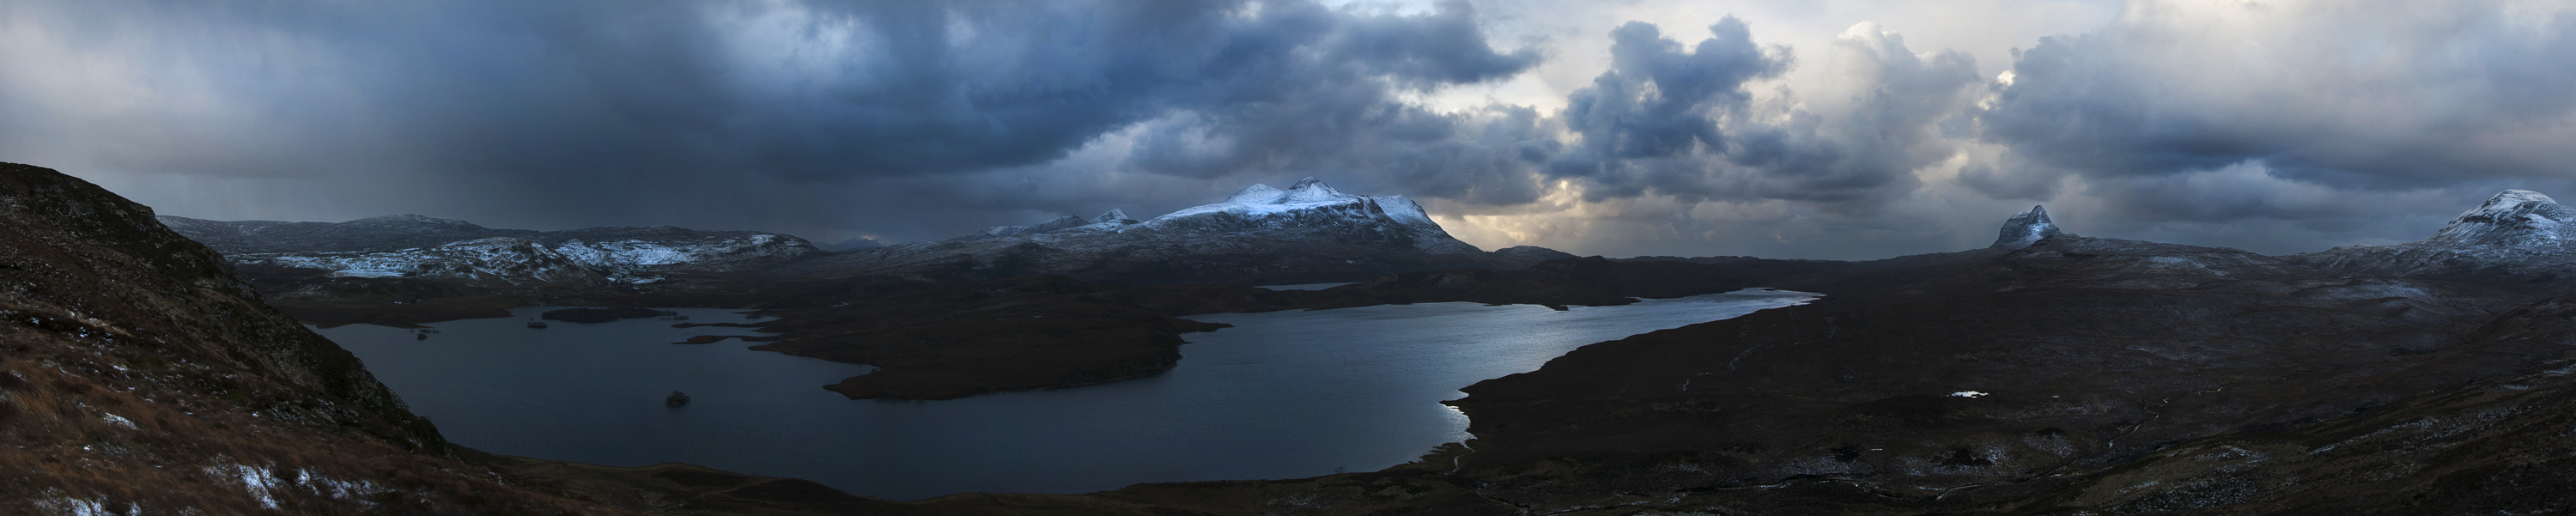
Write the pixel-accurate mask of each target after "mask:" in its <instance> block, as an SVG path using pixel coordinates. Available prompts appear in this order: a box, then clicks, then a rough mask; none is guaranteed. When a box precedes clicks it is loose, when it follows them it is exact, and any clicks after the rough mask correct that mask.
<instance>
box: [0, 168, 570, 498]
mask: <svg viewBox="0 0 2576 516" xmlns="http://www.w3.org/2000/svg"><path fill="white" fill-rule="evenodd" d="M0 285H5V287H6V288H5V289H0V349H5V350H6V352H5V354H0V442H7V443H9V444H10V445H11V446H8V447H0V471H8V472H9V474H8V475H4V476H0V512H5V513H11V514H44V513H63V514H122V513H139V514H182V513H189V512H191V511H194V512H197V513H205V514H248V513H255V512H258V511H261V510H263V509H270V508H274V509H277V510H280V511H283V512H287V513H295V514H562V513H566V512H615V511H613V510H609V509H603V508H596V507H591V506H589V505H588V504H585V503H580V502H576V501H573V500H567V499H563V498H558V497H555V496H550V495H547V494H543V493H537V492H532V491H527V490H524V489H522V488H517V487H511V486H509V485H505V484H504V483H502V482H499V481H497V479H496V478H495V477H493V476H492V475H491V474H490V473H489V472H488V471H485V470H482V469H481V468H477V467H473V466H469V465H467V464H464V463H462V462H458V461H455V460H452V459H450V458H449V457H448V454H449V451H448V448H447V445H446V443H445V442H444V441H443V440H441V439H440V437H439V435H438V431H437V430H436V429H435V428H434V427H432V426H431V425H430V424H429V422H428V421H427V420H425V419H422V418H420V417H418V416H414V415H412V414H411V413H410V412H408V411H407V410H406V409H405V408H404V407H403V404H402V401H401V400H400V399H397V398H396V397H395V396H394V394H393V393H392V392H391V391H388V390H386V389H385V387H384V385H382V384H379V383H377V382H376V380H375V378H374V377H372V376H370V375H368V374H367V371H366V369H365V368H364V367H363V366H361V365H360V364H359V363H358V360H357V359H356V358H355V357H352V356H350V355H349V354H348V352H346V351H342V350H341V349H340V348H339V347H338V346H336V345H333V344H332V343H331V342H330V341H327V340H324V339H322V338H321V337H320V336H317V335H314V334H313V333H312V332H310V331H307V330H305V329H304V328H303V327H302V326H300V325H297V324H296V323H295V321H294V320H292V319H288V318H287V317H285V316H284V315H281V314H279V313H278V312H277V311H276V310H274V309H271V308H269V307H267V306H265V305H262V304H260V301H259V296H258V294H256V293H254V292H252V290H251V288H250V286H249V285H248V284H247V283H245V282H243V281H242V279H241V278H239V277H237V276H235V275H234V274H233V273H232V271H231V269H230V268H229V267H227V266H226V265H224V262H223V259H222V257H220V256H217V255H216V254H215V253H214V252H213V251H212V250H209V249H207V248H206V247H205V246H203V245H199V244H197V243H196V242H193V241H190V240H188V239H186V238H182V237H180V236H179V235H178V234H175V233H172V232H170V231H169V230H167V229H164V228H163V226H162V225H161V223H159V222H157V221H155V220H153V217H152V212H151V210H150V209H149V208H145V207H143V206H140V205H136V204H134V203H131V202H127V201H125V200H124V199H121V198H118V197H116V196H115V195H114V194H111V193H108V192H107V191H105V190H102V189H99V188H98V187H97V186H93V185H90V184H89V183H87V182H83V181H81V180H79V179H74V178H71V177H69V176H64V175H62V174H59V173H56V172H54V171H51V170H46V169H42V168H37V167H31V166H26V165H16V164H0ZM84 511H87V512H84Z"/></svg>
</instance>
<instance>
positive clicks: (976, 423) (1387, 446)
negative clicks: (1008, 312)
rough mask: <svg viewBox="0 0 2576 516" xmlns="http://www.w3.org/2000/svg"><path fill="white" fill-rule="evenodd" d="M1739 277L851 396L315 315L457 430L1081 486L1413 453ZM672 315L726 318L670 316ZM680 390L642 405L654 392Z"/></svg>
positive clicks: (1355, 323)
mask: <svg viewBox="0 0 2576 516" xmlns="http://www.w3.org/2000/svg"><path fill="white" fill-rule="evenodd" d="M1812 297H1813V295H1812V294H1806V293H1799V292H1785V291H1742V292H1734V293H1727V294H1715V295H1708V296H1698V297H1692V298H1683V299H1671V300H1650V301H1646V302H1643V303H1639V304H1635V305H1630V306H1620V307H1575V308H1573V309H1572V310H1569V311H1555V310H1550V309H1548V308H1545V307H1537V306H1526V305H1515V306H1482V305H1476V304H1472V303H1433V304H1420V305H1400V306H1375V307H1364V308H1347V309H1340V310H1321V311H1296V312H1272V313H1262V314H1218V315H1205V316H1193V317H1190V318H1191V319H1197V320H1202V321H1209V322H1222V323H1230V324H1234V325H1235V327H1234V328H1228V329H1224V330H1219V331H1216V332H1213V333H1193V334H1188V335H1186V336H1185V337H1186V338H1188V339H1189V340H1190V341H1191V342H1192V344H1189V345H1186V346H1182V347H1181V353H1182V356H1183V358H1182V360H1181V363H1180V366H1179V367H1177V368H1174V369H1173V370H1172V371H1171V372H1169V373H1165V374H1161V375H1156V376H1152V377H1147V378H1142V379H1137V380H1129V381H1123V382H1116V383H1110V384H1103V385H1094V386H1086V387H1079V388H1072V389H1063V390H1053V391H1032V392H1017V393H1004V394H997V395H988V396H979V397H974V398H967V399H961V400H949V401H935V402H897V401H851V400H849V399H847V398H843V397H841V395H839V394H834V393H832V392H830V391H825V390H823V389H822V386H823V385H825V384H830V383H833V382H837V381H839V380H840V379H841V378H844V377H848V376H854V375H858V374H861V373H864V372H865V371H867V370H868V369H867V368H866V367H865V366H859V365H851V364H839V363H833V362H825V361H822V360H816V359H810V358H802V357H791V356H787V355H781V354H777V353H768V352H758V351H748V350H745V349H743V348H744V347H745V346H747V344H742V343H740V342H739V341H726V342H723V343H718V344H708V345H675V344H670V343H671V342H677V341H679V340H682V339H685V338H687V337H688V336H689V335H691V334H697V333H713V334H743V333H745V332H743V331H741V330H740V329H736V328H691V329H674V328H671V327H669V326H670V325H671V324H672V321H657V320H652V319H632V320H626V321H621V322H615V323H602V324H578V323H566V322H554V323H553V324H552V325H551V327H550V328H548V329H543V330H537V329H528V328H526V327H525V319H526V318H527V317H531V316H533V315H534V314H536V313H537V312H541V311H544V310H546V309H548V308H550V307H538V308H523V309H520V310H518V311H516V313H517V314H518V315H519V318H516V319H480V320H468V321H454V322H447V323H440V324H437V325H434V326H435V327H436V328H437V329H438V330H439V331H440V332H439V333H437V334H434V335H431V336H430V338H429V339H428V340H414V337H413V336H412V333H411V332H410V331H408V330H401V329H394V328H385V327H380V326H367V325H354V326H345V327H340V328H333V329H327V330H319V331H320V332H322V334H323V335H325V336H328V337H330V338H331V339H332V340H335V341H338V342H339V343H340V344H341V345H342V346H343V347H347V348H348V349H349V350H350V351H351V352H353V353H356V354H357V355H358V356H359V357H360V358H361V359H364V360H365V361H366V364H367V368H368V369H369V370H371V371H374V372H375V374H376V376H377V377H378V378H380V379H382V380H383V381H384V382H385V384H386V385H389V386H391V387H393V389H394V390H395V392H398V393H400V394H401V395H402V397H403V399H404V401H406V402H409V403H410V404H411V407H412V411H413V412H416V413H419V414H421V415H425V416H428V417H430V418H431V420H433V421H435V422H437V423H438V427H439V430H440V431H441V432H444V433H445V434H446V435H447V438H448V439H449V440H451V441H454V442H456V443H458V444H462V445H465V446H469V447H473V448H476V449H480V450H484V451H488V452H493V453H501V454H508V455H524V456H531V457H540V458H548V459H562V460H572V461H579V462H589V463H596V464H607V465H614V466H640V465H647V464H654V463H660V462H687V463H692V464H699V465H705V466H710V467H715V468H720V469H726V470H733V471H739V472H743V473H751V474H758V475H768V476H781V477H797V478H804V479H809V480H814V481H817V482H822V483H825V484H829V485H831V486H833V487H837V488H840V489H842V490H845V491H849V492H851V493H853V494H861V495H874V496H883V497H888V498H894V499H905V500H908V499H919V498H927V497H932V496H938V495H944V494H951V493H959V492H1041V493H1079V492H1090V491H1099V490H1105V489H1115V488H1118V487H1121V486H1125V485H1129V484H1134V483H1139V482H1168V481H1186V480H1223V479H1261V478H1299V477H1310V476H1315V475H1323V474H1330V473H1332V472H1334V470H1335V469H1337V468H1341V469H1347V470H1350V471H1364V470H1375V469H1381V468H1385V467H1388V466H1393V465H1396V464H1401V463H1404V462H1406V461H1410V460H1413V459H1415V458H1417V457H1419V456H1420V455H1422V454H1423V453H1424V452H1427V451H1429V450H1430V449H1431V448H1432V447H1434V446H1437V445H1439V444H1441V443H1445V442H1452V441H1457V440H1460V439H1464V438H1466V437H1467V435H1466V433H1465V428H1466V418H1465V416H1463V415H1460V414H1459V413H1458V412H1457V411H1455V410H1453V409H1450V408H1448V407H1446V406H1442V405H1440V404H1439V402H1440V401H1442V400H1448V399H1455V398H1457V397H1459V396H1461V393H1459V392H1458V391H1457V389H1458V388H1459V387H1464V386H1466V385H1468V384H1472V383H1475V382H1477V381H1480V380H1484V379H1488V378H1494V377H1499V376H1503V375H1507V374H1512V373H1518V372H1524V371H1529V370H1534V369H1537V368H1538V367H1539V366H1540V365H1542V364H1544V363H1546V362H1547V360H1548V359H1551V358H1555V357H1556V356H1558V355H1562V354H1564V353H1565V352H1566V351H1568V350H1571V349H1573V348H1575V347H1579V346H1582V345H1585V344H1590V343H1593V342H1600V341H1605V340H1612V339H1618V338H1622V337H1626V336H1628V335H1633V334H1637V333H1644V332H1648V331H1654V330H1658V329H1664V328H1673V327H1679V326H1682V325H1687V324H1692V323H1698V322H1704V321H1710V320H1716V319H1724V318H1729V317H1735V316H1738V315H1743V314H1745V313H1750V312H1752V311H1754V310H1760V309H1764V308H1771V307H1777V306H1786V305H1790V304H1796V303H1800V302H1804V301H1806V300H1808V299H1811V298H1812ZM673 310H676V311H679V312H682V313H683V314H685V315H689V316H691V321H690V322H730V321H741V320H742V319H743V316H741V315H736V314H732V313H729V312H726V311H722V310H709V309H673ZM673 390H680V391H686V392H688V393H689V395H690V396H692V397H693V398H695V402H694V403H691V404H689V405H687V406H685V407H679V408H670V407H665V406H663V405H662V398H663V397H664V396H665V395H667V394H669V393H670V391H673Z"/></svg>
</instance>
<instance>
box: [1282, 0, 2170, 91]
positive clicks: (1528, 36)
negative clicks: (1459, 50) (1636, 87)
mask: <svg viewBox="0 0 2576 516" xmlns="http://www.w3.org/2000/svg"><path fill="white" fill-rule="evenodd" d="M1327 4H1328V5H1335V6H1337V7H1342V8H1349V9H1372V10H1386V11H1387V12H1395V13H1400V14H1419V13H1427V12H1430V11H1431V9H1432V8H1433V5H1434V2H1430V1H1371V0H1360V1H1346V2H1327ZM1473 5H1475V7H1476V8H1477V17H1478V18H1479V19H1480V20H1483V22H1484V26H1485V30H1486V34H1487V37H1488V38H1489V39H1488V40H1489V41H1491V42H1492V43H1493V45H1494V46H1495V47H1497V48H1499V49H1503V50H1510V49H1517V48H1522V47H1524V46H1530V45H1537V46H1538V47H1539V48H1541V49H1544V50H1545V51H1546V52H1547V60H1546V61H1545V62H1542V63H1540V64H1539V65H1538V67H1536V68H1535V69H1533V70H1531V71H1530V72H1528V73H1523V74H1521V75H1518V76H1514V77H1512V78H1510V79H1506V80H1503V81H1498V82H1494V83H1487V84H1480V85H1471V86H1462V87H1453V88H1448V89H1444V90H1441V91H1438V92H1434V93H1431V94H1427V95H1415V96H1414V97H1413V100H1415V101H1417V102H1420V103H1421V104H1422V105H1424V106H1427V107H1430V108H1432V109H1435V110H1440V111H1444V112H1456V111H1460V110H1465V109H1472V108H1476V107H1481V106H1484V105H1487V104H1489V103H1504V104H1514V105H1522V106H1531V107H1534V108H1537V109H1539V111H1540V112H1543V113H1554V112H1556V111H1558V110H1561V109H1564V107H1565V96H1566V94H1567V93H1571V92H1573V91H1574V90H1576V89H1580V88H1583V87H1586V86H1590V85H1591V84H1592V79H1593V78H1594V77H1598V76H1600V75H1601V72H1602V71H1605V70H1608V69H1609V66H1610V38H1609V34H1610V30H1611V29H1614V28H1617V27H1618V26H1620V25H1622V24H1626V23H1628V22H1630V21H1642V22H1646V23H1651V24H1654V25H1656V26H1657V27H1658V28H1660V29H1662V31H1663V34H1664V37H1665V38H1667V39H1671V40H1674V41H1678V42H1680V43H1681V44H1682V45H1683V46H1684V47H1685V48H1688V47H1690V46H1691V45H1695V44H1697V43H1698V42H1699V40H1702V39H1707V38H1708V37H1709V34H1708V26H1710V25H1714V24H1716V23H1717V22H1718V21H1719V20H1722V19H1725V18H1726V17H1727V16H1730V15H1731V16H1735V17H1737V18H1740V19H1743V20H1744V21H1745V22H1746V23H1749V24H1751V25H1752V27H1753V38H1754V40H1755V41H1757V42H1761V43H1763V44H1777V45H1787V46H1788V47H1790V48H1791V52H1792V53H1793V55H1794V56H1796V59H1797V60H1798V65H1797V66H1796V67H1795V68H1794V69H1792V70H1791V71H1790V72H1789V73H1788V75H1787V76H1785V77H1783V78H1781V80H1780V82H1781V83H1783V84H1786V85H1788V86H1789V88H1790V89H1791V90H1792V91H1807V90H1810V89H1820V88H1818V87H1813V86H1811V87H1801V85H1819V84H1822V83H1825V82H1828V81H1830V80H1831V79H1832V78H1833V76H1832V74H1833V70H1834V69H1835V66H1834V65H1835V63H1832V62H1831V59H1832V54H1831V52H1829V49H1830V48H1831V45H1832V44H1833V42H1834V40H1835V39H1836V38H1838V37H1840V36H1842V35H1843V34H1844V33H1845V31H1847V30H1849V29H1850V28H1852V27H1853V26H1855V25H1858V24H1861V23H1876V24H1878V26H1879V28H1880V30H1884V31H1887V32H1892V33H1896V34H1898V35H1901V36H1903V37H1904V39H1905V44H1906V46H1907V48H1908V49H1909V50H1911V51H1913V52H1916V53H1929V52H1937V51H1941V50H1945V49H1946V50H1956V51H1959V52H1964V53H1967V54H1968V55H1970V56H1973V57H1975V58H1976V60H1977V67H1978V69H1979V71H1980V72H1982V73H1983V74H1986V75H1988V76H1992V75H1993V74H1996V73H2001V72H2002V71H2003V70H2005V69H2008V68H2010V67H2011V66H2012V51H2013V49H2015V48H2028V47H2030V46H2032V45H2035V44H2037V43H2038V42H2039V38H2041V37H2045V36H2051V35H2059V34H2081V33H2084V32H2089V31H2091V30H2093V29H2095V28H2098V27H2101V26H2102V25H2104V24H2107V23H2110V22H2112V21H2113V20H2116V19H2118V18H2119V17H2120V16H2121V14H2122V12H2123V10H2124V9H2125V5H2126V4H2124V3H2122V2H2118V1H2107V0H1963V1H1953V2H1919V1H1901V0H1842V1H1738V2H1661V1H1643V0H1625V1H1612V2H1567V1H1562V0H1491V1H1480V2H1476V3H1474V4H1473ZM1753 89H1754V91H1755V93H1756V94H1757V95H1761V96H1769V95H1774V94H1776V88H1771V87H1757V88H1753Z"/></svg>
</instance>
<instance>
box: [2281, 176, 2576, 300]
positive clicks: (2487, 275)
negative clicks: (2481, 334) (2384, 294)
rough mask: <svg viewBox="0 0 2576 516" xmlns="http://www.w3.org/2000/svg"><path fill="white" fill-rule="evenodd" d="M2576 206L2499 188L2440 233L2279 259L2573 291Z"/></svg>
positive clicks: (2516, 287) (2534, 289) (2376, 273)
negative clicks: (2573, 223) (2497, 191)
mask: <svg viewBox="0 0 2576 516" xmlns="http://www.w3.org/2000/svg"><path fill="white" fill-rule="evenodd" d="M2571 222H2576V208H2568V207H2566V206H2562V205H2559V204H2558V202H2557V200H2555V199H2551V198H2550V197H2549V196H2547V195H2542V194H2540V193H2539V192H2533V191H2528V190H2505V191H2504V192H2502V193H2497V194H2496V195H2495V196H2494V197H2490V198H2488V199H2487V201H2486V202H2485V203H2481V204H2479V205H2478V207H2476V208H2473V209H2470V210H2469V211H2467V212H2464V213H2461V214H2460V216H2459V217H2457V218H2453V219H2451V223H2450V224H2448V225H2445V226H2443V227H2442V230H2441V231H2440V232H2437V233H2434V234H2433V236H2432V237H2430V238H2426V239H2423V240H2419V241H2415V242H2408V243H2403V244H2396V245H2385V246H2372V245H2356V246H2349V247H2337V248H2334V249H2329V250H2325V251H2319V252H2314V253H2305V254H2296V255H2290V256H2287V257H2283V258H2284V259H2286V260H2288V261H2290V262H2292V263H2299V264H2304V265H2310V266H2315V267H2321V268H2328V269H2335V270H2341V271H2346V272H2352V273H2356V274H2366V275H2373V276H2390V277H2401V278H2423V279H2435V280H2446V281H2463V282H2472V283H2480V284H2484V285H2488V286H2493V287H2497V288H2507V289H2514V290H2520V291H2530V292H2546V293H2557V292H2565V291H2567V290H2568V289H2570V288H2576V226H2571V225H2570V223H2571Z"/></svg>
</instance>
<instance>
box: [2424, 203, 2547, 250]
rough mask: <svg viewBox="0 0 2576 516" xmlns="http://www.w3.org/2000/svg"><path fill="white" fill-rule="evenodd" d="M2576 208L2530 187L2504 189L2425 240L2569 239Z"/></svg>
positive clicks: (2525, 241)
mask: <svg viewBox="0 0 2576 516" xmlns="http://www.w3.org/2000/svg"><path fill="white" fill-rule="evenodd" d="M2570 221H2576V209H2571V208H2568V207H2566V206H2562V205H2559V204H2558V200H2557V199H2551V198H2550V197H2549V196H2548V195H2543V194H2541V193H2540V192H2534V191H2530V190H2505V191H2503V192H2498V193H2496V194H2495V196H2494V197H2488V198H2487V202H2484V203H2479V204H2478V207H2476V208H2472V209H2470V210H2469V211H2466V212H2462V213H2460V216H2459V217H2456V218H2452V219H2451V223H2450V224H2449V225H2446V226H2443V227H2442V231H2441V232H2439V233H2434V234H2433V238H2427V239H2424V241H2425V242H2431V243H2440V244H2450V245H2481V244H2491V245H2508V246H2519V245H2530V244H2538V243H2547V242H2556V241H2562V240H2568V239H2569V237H2570V236H2571V235H2568V234H2567V233H2568V231H2569V230H2570V228H2569V226H2568V224H2567V223H2568V222H2570Z"/></svg>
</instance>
